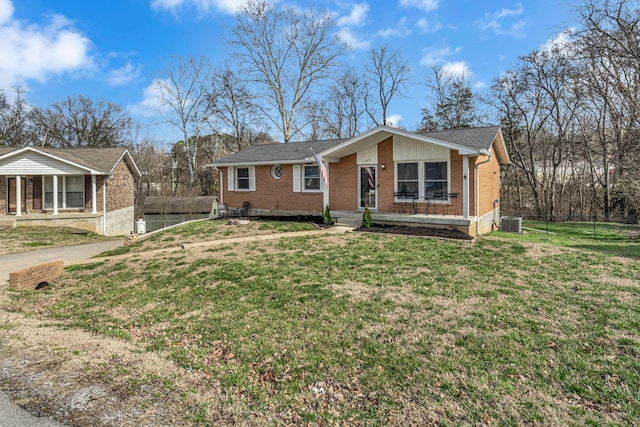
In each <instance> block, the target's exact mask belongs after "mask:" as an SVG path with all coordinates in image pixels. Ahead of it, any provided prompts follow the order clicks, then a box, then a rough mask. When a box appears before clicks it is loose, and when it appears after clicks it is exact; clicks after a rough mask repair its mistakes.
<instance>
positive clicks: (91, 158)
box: [0, 147, 127, 173]
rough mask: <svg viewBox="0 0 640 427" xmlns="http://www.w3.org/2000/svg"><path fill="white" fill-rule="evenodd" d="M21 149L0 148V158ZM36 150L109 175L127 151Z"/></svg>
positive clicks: (110, 149)
mask: <svg viewBox="0 0 640 427" xmlns="http://www.w3.org/2000/svg"><path fill="white" fill-rule="evenodd" d="M20 148H21V147H0V156H2V155H5V154H8V153H11V152H13V151H17V150H19V149H20ZM34 149H36V150H38V151H41V152H44V153H47V154H50V155H52V156H56V157H58V158H61V159H64V160H67V161H69V162H72V163H75V164H78V165H80V166H83V167H86V168H89V169H93V170H97V171H100V172H104V173H109V172H111V171H112V170H113V168H114V167H115V166H116V164H117V163H118V161H119V160H120V158H121V157H122V156H123V155H124V153H125V152H126V151H127V150H126V149H125V148H41V147H37V148H36V147H34Z"/></svg>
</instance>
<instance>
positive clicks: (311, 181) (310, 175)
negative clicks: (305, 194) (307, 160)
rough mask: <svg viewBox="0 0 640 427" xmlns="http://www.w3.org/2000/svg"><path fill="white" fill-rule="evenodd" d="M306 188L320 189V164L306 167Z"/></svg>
mask: <svg viewBox="0 0 640 427" xmlns="http://www.w3.org/2000/svg"><path fill="white" fill-rule="evenodd" d="M304 189H305V190H320V170H319V169H318V166H305V167H304Z"/></svg>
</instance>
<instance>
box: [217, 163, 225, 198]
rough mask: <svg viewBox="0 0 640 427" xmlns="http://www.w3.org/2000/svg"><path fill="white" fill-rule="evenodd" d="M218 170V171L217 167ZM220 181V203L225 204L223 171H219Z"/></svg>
mask: <svg viewBox="0 0 640 427" xmlns="http://www.w3.org/2000/svg"><path fill="white" fill-rule="evenodd" d="M216 169H218V168H217V167H216ZM218 174H219V180H218V183H219V184H218V185H219V187H218V196H219V197H220V203H224V191H222V178H223V177H222V169H218Z"/></svg>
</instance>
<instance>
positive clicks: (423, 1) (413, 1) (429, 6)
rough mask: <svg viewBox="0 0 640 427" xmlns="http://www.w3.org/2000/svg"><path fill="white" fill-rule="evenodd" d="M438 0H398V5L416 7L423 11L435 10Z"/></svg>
mask: <svg viewBox="0 0 640 427" xmlns="http://www.w3.org/2000/svg"><path fill="white" fill-rule="evenodd" d="M438 1H439V0H400V6H403V7H417V8H418V9H422V10H424V11H425V12H429V11H430V10H435V9H437V8H438Z"/></svg>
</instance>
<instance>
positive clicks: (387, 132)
mask: <svg viewBox="0 0 640 427" xmlns="http://www.w3.org/2000/svg"><path fill="white" fill-rule="evenodd" d="M376 134H381V135H382V137H383V138H386V137H389V136H393V135H398V136H404V137H407V138H411V139H415V140H416V141H420V142H426V143H428V144H433V145H438V146H441V147H445V148H448V149H450V150H456V151H458V153H459V154H460V155H468V156H478V155H480V154H481V153H480V151H478V150H475V149H473V148H469V147H465V146H462V145H458V144H453V143H451V142H447V141H442V140H440V139H435V138H430V137H427V136H424V135H420V134H417V133H414V132H409V131H406V130H403V129H398V128H392V127H389V126H378V127H376V128H373V129H370V130H368V131H366V132H364V133H361V134H360V135H358V136H356V137H353V138H351V139H349V140H347V141H345V142H343V143H341V144H338V145H336V146H335V147H331V148H329V149H327V150H325V151H322V152H321V153H319V154H321V155H322V157H323V158H330V159H333V158H334V157H332V156H331V155H332V154H333V153H337V152H340V151H342V150H343V149H345V148H347V147H349V146H351V145H354V144H357V143H359V142H362V141H364V140H366V139H367V138H369V137H372V136H374V135H376ZM349 154H351V153H349Z"/></svg>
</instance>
